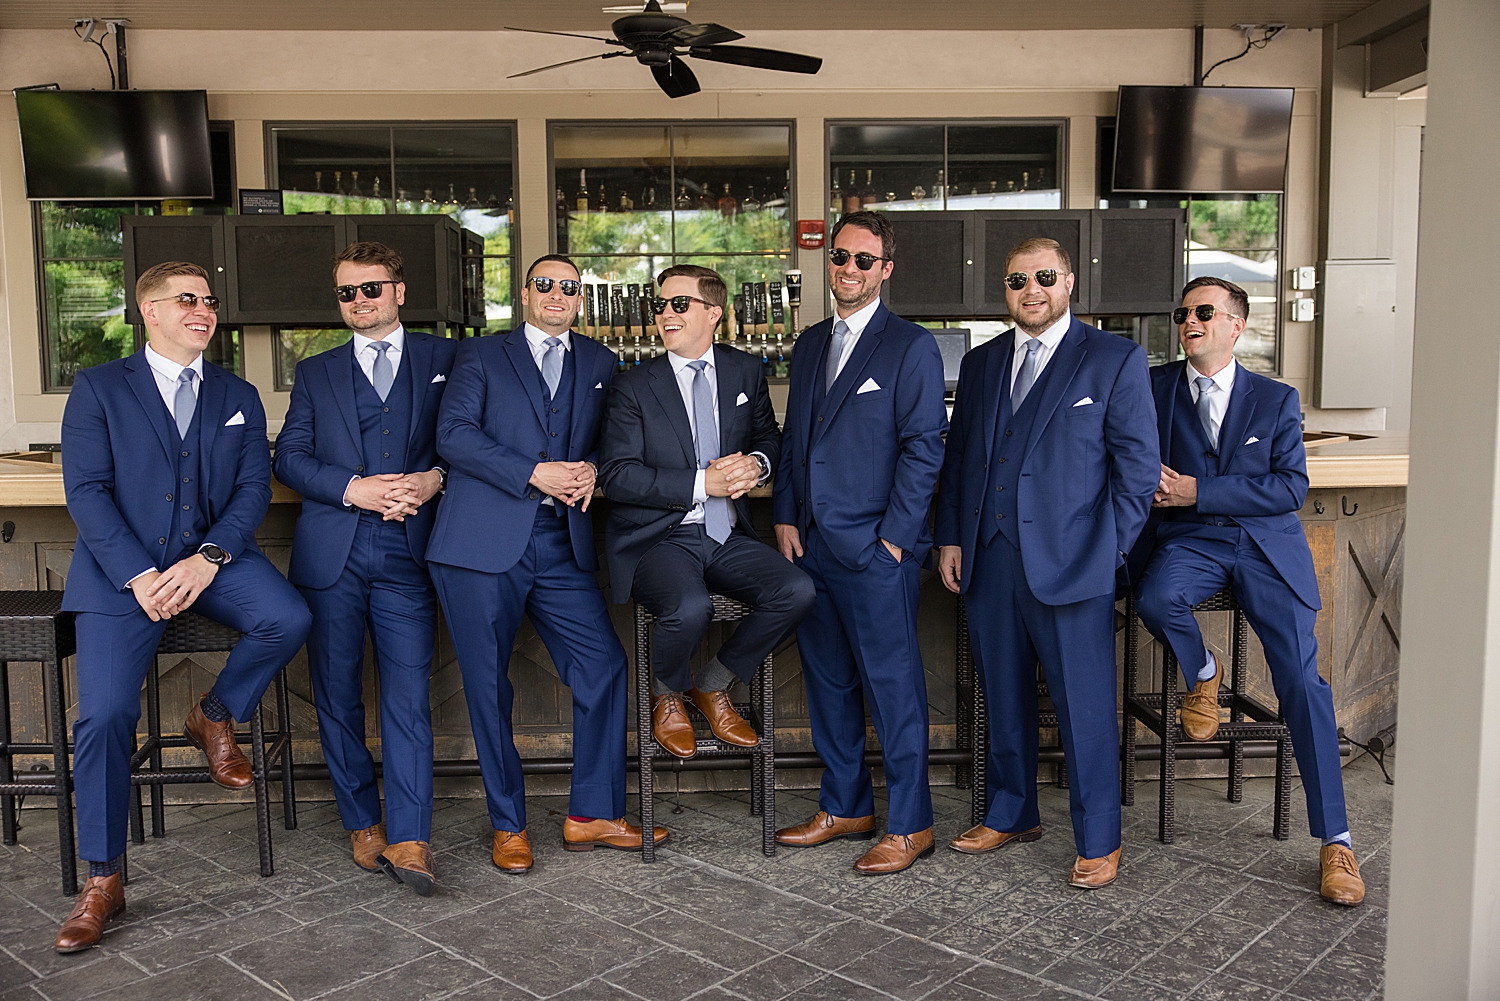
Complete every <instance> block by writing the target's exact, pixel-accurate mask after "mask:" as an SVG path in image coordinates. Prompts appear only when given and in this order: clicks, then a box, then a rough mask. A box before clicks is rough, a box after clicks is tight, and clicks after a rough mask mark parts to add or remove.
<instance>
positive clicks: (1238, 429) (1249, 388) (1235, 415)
mask: <svg viewBox="0 0 1500 1001" xmlns="http://www.w3.org/2000/svg"><path fill="white" fill-rule="evenodd" d="M1254 393H1255V385H1254V384H1253V383H1252V382H1251V381H1250V373H1248V372H1246V371H1245V370H1244V369H1243V368H1240V369H1239V371H1237V372H1235V373H1234V387H1233V388H1232V389H1231V390H1230V391H1229V406H1228V407H1226V408H1225V410H1224V420H1223V422H1222V423H1221V424H1220V425H1219V472H1220V473H1223V472H1225V471H1226V470H1227V469H1229V463H1230V460H1232V459H1233V458H1234V452H1235V449H1237V448H1239V447H1240V445H1242V444H1244V441H1245V429H1246V428H1247V427H1249V426H1250V417H1251V415H1252V414H1254V413H1255V396H1254V395H1253V394H1254Z"/></svg>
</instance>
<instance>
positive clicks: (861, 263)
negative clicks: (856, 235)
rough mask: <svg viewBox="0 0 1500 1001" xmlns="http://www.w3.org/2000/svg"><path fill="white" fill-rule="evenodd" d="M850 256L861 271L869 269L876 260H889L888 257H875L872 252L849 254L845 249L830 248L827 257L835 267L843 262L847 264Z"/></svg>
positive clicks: (842, 264)
mask: <svg viewBox="0 0 1500 1001" xmlns="http://www.w3.org/2000/svg"><path fill="white" fill-rule="evenodd" d="M850 257H853V258H854V263H855V265H856V266H857V267H858V268H859V270H861V271H869V270H870V269H871V268H873V267H874V266H875V262H876V261H889V260H891V258H889V257H876V256H875V255H874V254H850V253H849V251H847V250H830V251H829V252H828V259H829V260H830V261H832V262H833V266H834V267H836V268H842V267H843V266H844V265H845V264H848V263H849V258H850Z"/></svg>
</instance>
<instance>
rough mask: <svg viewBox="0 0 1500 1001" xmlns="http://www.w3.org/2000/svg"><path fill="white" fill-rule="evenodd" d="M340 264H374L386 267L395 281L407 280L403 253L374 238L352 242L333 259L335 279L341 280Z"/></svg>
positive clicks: (387, 272) (386, 271) (386, 270)
mask: <svg viewBox="0 0 1500 1001" xmlns="http://www.w3.org/2000/svg"><path fill="white" fill-rule="evenodd" d="M340 264H374V265H377V266H379V267H382V268H385V273H386V274H388V275H390V276H391V281H393V282H404V281H406V264H405V262H404V261H402V260H401V255H400V254H398V253H396V252H395V251H394V250H392V249H391V248H390V247H387V246H386V245H385V244H383V243H376V242H375V241H374V240H361V241H359V242H358V243H351V244H349V246H347V247H345V248H344V249H343V250H341V251H339V253H338V255H337V256H335V257H334V259H333V280H334V281H335V282H336V281H338V280H339V265H340Z"/></svg>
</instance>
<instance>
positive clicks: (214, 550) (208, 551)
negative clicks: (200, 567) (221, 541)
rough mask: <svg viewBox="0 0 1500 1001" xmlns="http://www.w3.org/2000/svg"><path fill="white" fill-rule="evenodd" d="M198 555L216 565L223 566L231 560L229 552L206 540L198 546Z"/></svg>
mask: <svg viewBox="0 0 1500 1001" xmlns="http://www.w3.org/2000/svg"><path fill="white" fill-rule="evenodd" d="M198 555H199V556H201V557H203V558H204V559H205V560H208V562H210V563H212V564H213V565H214V566H216V567H221V566H223V565H224V564H226V563H228V562H229V554H228V553H226V552H225V551H224V550H222V549H220V548H219V547H218V546H216V545H214V544H213V543H212V542H205V543H204V544H203V545H201V546H199V547H198Z"/></svg>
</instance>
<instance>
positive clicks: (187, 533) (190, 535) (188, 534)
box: [182, 532, 193, 539]
mask: <svg viewBox="0 0 1500 1001" xmlns="http://www.w3.org/2000/svg"><path fill="white" fill-rule="evenodd" d="M182 537H183V538H184V539H191V538H192V537H193V533H192V532H183V533H182Z"/></svg>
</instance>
